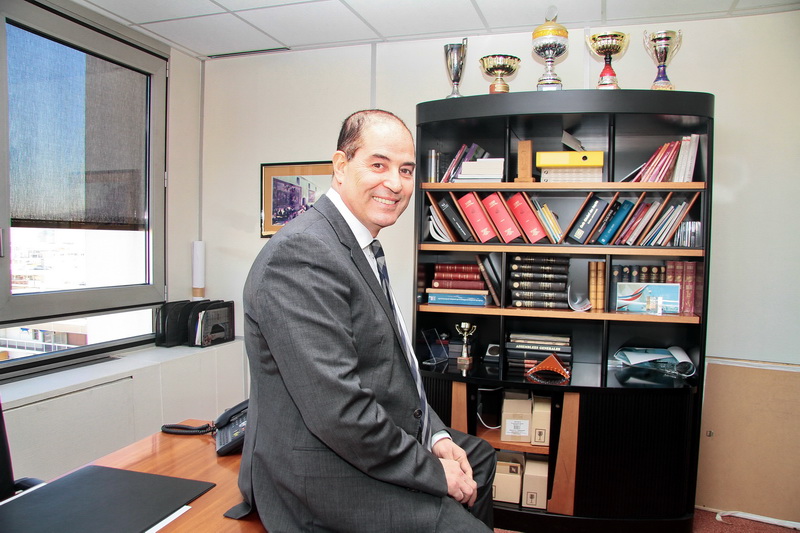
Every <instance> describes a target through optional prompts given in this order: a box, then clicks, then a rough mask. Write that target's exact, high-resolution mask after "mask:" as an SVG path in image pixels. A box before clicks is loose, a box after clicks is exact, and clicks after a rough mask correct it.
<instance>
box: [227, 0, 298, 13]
mask: <svg viewBox="0 0 800 533" xmlns="http://www.w3.org/2000/svg"><path fill="white" fill-rule="evenodd" d="M215 1H216V2H217V3H218V4H219V5H221V6H223V7H225V8H226V9H230V10H231V11H239V10H241V9H256V8H260V7H272V6H284V5H288V4H300V3H309V2H308V0H215Z"/></svg>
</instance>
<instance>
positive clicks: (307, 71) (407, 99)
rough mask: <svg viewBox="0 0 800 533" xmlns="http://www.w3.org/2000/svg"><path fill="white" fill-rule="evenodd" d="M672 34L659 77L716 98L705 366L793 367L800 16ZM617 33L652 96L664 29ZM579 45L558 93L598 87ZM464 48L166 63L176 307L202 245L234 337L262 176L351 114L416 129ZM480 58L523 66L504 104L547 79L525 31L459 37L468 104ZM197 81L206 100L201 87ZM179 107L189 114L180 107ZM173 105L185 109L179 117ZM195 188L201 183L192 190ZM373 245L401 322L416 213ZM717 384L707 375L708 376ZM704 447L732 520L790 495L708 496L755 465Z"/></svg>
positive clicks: (714, 24) (321, 140)
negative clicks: (761, 501) (383, 248)
mask: <svg viewBox="0 0 800 533" xmlns="http://www.w3.org/2000/svg"><path fill="white" fill-rule="evenodd" d="M670 27H671V28H673V29H681V30H682V31H683V33H684V43H683V47H682V49H681V50H680V52H679V53H678V54H677V56H676V57H675V59H674V61H673V63H672V64H671V65H670V67H669V75H670V77H671V79H672V81H673V82H674V83H675V84H676V86H677V88H678V89H680V90H686V91H702V92H709V93H713V94H715V95H716V122H715V157H714V179H715V182H714V198H713V227H712V235H713V236H712V243H713V245H712V247H711V250H712V253H711V259H710V261H711V272H710V275H709V278H710V283H711V288H710V294H709V298H710V302H709V321H708V333H709V337H708V355H709V356H713V357H718V358H723V359H724V358H733V359H743V360H751V361H775V362H779V363H786V364H788V365H797V364H798V362H800V357H798V356H799V355H800V354H798V351H800V350H798V348H797V347H796V346H797V344H796V342H794V333H795V330H796V328H797V324H798V323H800V321H799V320H798V318H799V317H798V314H799V313H798V311H797V307H796V306H795V305H794V303H795V302H797V301H798V300H800V286H799V285H798V284H792V283H787V281H788V280H791V279H793V278H794V277H796V270H797V266H798V263H800V239H798V238H797V235H796V231H797V230H796V229H795V228H796V227H798V222H800V216H799V215H798V210H797V208H796V203H797V198H800V179H798V177H797V168H799V167H800V151H798V150H797V149H796V147H797V146H798V145H800V133H799V130H800V129H799V128H798V127H797V125H796V124H797V119H798V118H799V117H800V104H798V100H797V98H796V92H797V87H800V68H798V62H797V57H796V53H795V52H794V50H793V48H792V47H791V46H787V45H785V44H784V43H791V42H796V41H797V40H798V38H800V11H793V12H788V13H780V14H775V15H763V16H755V17H741V18H731V19H721V20H713V21H686V22H682V23H676V24H672V25H670ZM617 29H620V30H622V31H625V32H628V33H630V34H631V37H632V40H631V41H632V42H631V46H630V48H629V49H628V51H627V53H626V54H625V55H624V56H623V57H622V58H620V59H619V60H618V61H616V62H615V69H616V71H617V74H618V76H619V80H620V84H621V85H622V87H623V88H625V89H647V88H649V86H650V83H651V82H652V80H653V77H654V75H655V67H654V65H653V64H652V61H651V59H650V58H649V57H648V56H647V54H646V53H645V51H644V49H643V47H642V45H641V34H642V32H643V30H645V29H647V30H650V31H652V30H656V29H663V28H659V27H651V26H621V27H618V28H617ZM596 30H597V28H589V29H587V30H586V32H587V33H593V32H594V31H596ZM583 33H584V32H582V31H581V30H578V29H573V30H571V31H570V52H569V53H568V54H567V56H566V57H564V58H563V59H562V60H560V61H559V62H558V63H557V64H556V72H558V74H559V75H561V77H562V78H563V80H564V87H565V89H591V88H593V87H594V85H595V83H596V80H597V76H598V74H599V72H600V70H601V63H600V62H599V60H597V59H595V58H593V57H591V56H590V55H589V54H588V53H587V51H586V47H585V45H584V44H583ZM753 35H757V36H758V46H747V45H746V44H741V43H747V42H748V39H749V38H750V37H748V36H753ZM465 36H466V35H465ZM460 38H461V36H459V37H458V38H450V39H440V40H426V41H417V42H405V43H386V44H381V45H376V46H352V47H341V48H332V49H326V50H318V51H307V52H286V53H276V54H266V55H258V56H250V57H239V58H229V59H220V60H212V61H207V62H206V63H205V64H204V67H202V68H201V67H200V66H199V65H200V63H199V62H197V61H195V60H192V59H188V58H185V56H183V57H181V56H180V55H179V56H178V58H177V59H174V60H173V67H172V68H173V70H172V73H171V77H170V85H171V90H170V95H171V98H170V106H171V108H170V109H171V111H170V119H171V126H172V128H171V130H170V135H169V142H170V147H169V157H170V162H169V169H170V175H171V180H172V185H173V186H172V187H171V188H170V191H169V217H170V220H169V245H170V253H169V256H168V257H169V261H170V267H169V281H170V297H171V298H172V299H177V298H180V297H188V294H189V293H188V288H189V284H188V280H189V279H190V276H191V268H190V261H189V254H190V251H189V245H190V242H191V241H192V240H194V239H195V238H198V237H199V236H202V238H203V239H204V240H205V241H206V247H207V268H206V272H207V283H206V286H207V291H206V294H207V296H209V297H212V298H225V299H233V300H235V302H236V305H237V326H238V328H239V331H238V333H239V334H241V324H242V320H240V318H241V290H242V286H243V284H244V279H245V277H246V275H247V271H248V269H249V267H250V264H251V262H252V260H253V258H254V257H255V255H256V254H257V253H258V250H259V249H260V248H261V247H262V246H263V244H264V242H265V241H264V240H263V239H260V238H259V223H260V220H259V194H260V181H259V165H260V164H261V163H275V162H295V161H313V160H322V159H327V158H329V157H330V154H331V153H332V151H333V150H334V143H335V138H336V133H337V131H338V128H339V125H340V123H341V120H342V119H343V118H344V117H345V116H346V115H347V114H349V113H350V112H352V111H354V110H357V109H361V108H366V107H373V106H374V107H382V108H385V109H389V110H391V111H394V112H395V113H397V114H398V115H400V116H401V117H402V118H404V119H405V120H406V121H407V123H408V124H409V126H410V127H412V129H413V127H414V124H415V106H416V104H417V103H419V102H422V101H427V100H434V99H439V98H442V97H444V96H446V95H447V94H449V92H450V87H449V82H448V80H447V76H446V73H445V67H444V62H443V52H442V45H443V44H445V43H448V42H458V41H460ZM736 43H739V44H736ZM490 53H506V54H514V55H517V56H519V57H520V58H521V59H522V63H521V69H520V71H519V72H518V73H517V74H516V75H514V76H513V77H511V78H510V79H509V82H510V85H511V90H512V91H527V90H534V89H535V85H536V80H537V78H538V77H539V75H541V73H542V72H543V69H544V67H543V66H542V63H541V62H540V61H537V60H534V59H532V55H531V47H530V34H529V33H527V32H526V33H518V34H510V35H495V36H480V37H472V36H469V47H468V55H467V69H466V72H465V75H464V80H463V85H462V93H463V94H465V95H472V94H484V93H486V92H488V85H489V82H490V80H489V79H487V78H485V77H483V76H482V75H481V74H480V72H479V70H478V67H477V62H478V58H480V57H481V56H483V55H486V54H490ZM199 78H200V79H201V80H202V81H201V83H200V85H199V87H200V91H198V89H197V87H198V85H195V83H197V80H198V79H199ZM176 86H180V87H181V89H180V92H178V93H176V92H175V91H173V89H172V88H173V87H176ZM184 96H185V97H186V100H182V101H177V102H176V98H177V99H180V98H183V97H184ZM200 102H202V107H200ZM176 104H177V105H179V106H180V109H175V108H174V107H173V106H175V105H176ZM198 108H199V110H198ZM200 117H202V138H201V142H200V144H199V146H200V147H201V151H202V153H201V154H199V150H200V149H197V150H196V149H195V147H194V146H195V145H193V144H192V139H194V138H196V136H197V132H198V131H200V130H199V129H195V126H196V125H197V124H198V123H199V122H198V121H199V120H200ZM184 121H185V122H184ZM184 134H185V135H186V137H184ZM184 143H186V144H184ZM198 158H199V160H200V161H201V162H202V163H201V166H200V167H199V168H198V165H197V161H198ZM176 173H177V176H176ZM195 175H197V176H201V177H202V178H201V181H199V182H198V181H195V177H194V176H195ZM198 183H199V184H200V185H199V187H198ZM195 201H197V203H194V202H195ZM198 204H199V205H201V209H200V213H201V220H200V221H199V222H198V221H197V219H196V214H197V211H196V206H197V205H198ZM382 241H384V243H390V244H389V246H387V254H388V256H389V258H388V261H389V264H390V270H391V276H392V280H393V284H394V286H395V290H396V291H397V292H398V293H399V300H400V304H401V308H402V309H403V311H404V314H405V315H406V316H407V317H409V316H410V315H411V313H412V308H413V307H412V306H413V288H412V287H413V272H414V268H413V257H414V236H413V219H412V217H411V213H410V212H408V213H406V215H404V216H403V217H402V218H401V220H400V221H399V222H398V224H396V225H395V226H394V227H392V228H389V229H387V230H385V231H384V232H383V233H382ZM403 287H405V289H404V288H403ZM756 367H757V365H756ZM740 371H741V372H742V373H744V374H745V375H747V374H749V373H751V372H759V371H760V370H759V369H758V368H747V367H742V368H741V370H740ZM715 372H716V370H715V369H712V371H710V372H709V376H710V378H711V377H713V376H714V374H715ZM775 372H783V371H782V370H776V371H775ZM780 375H783V374H780ZM793 376H796V374H793ZM746 382H747V380H745V383H746ZM745 389H746V392H748V393H751V394H752V397H751V398H752V400H753V401H758V400H759V397H760V392H759V391H760V389H759V388H758V387H753V388H750V389H747V388H746V387H745ZM726 394H730V391H726V390H725V389H724V387H722V386H721V384H720V383H717V382H714V383H711V382H710V386H709V388H708V393H707V396H706V403H707V404H708V405H709V406H712V405H713V406H719V405H724V404H726V403H727V402H726V399H727V396H726ZM784 400H785V402H784V404H785V405H786V408H785V409H776V410H772V411H769V410H767V411H765V412H762V413H760V415H759V416H760V417H761V420H762V422H763V423H764V424H765V425H766V427H787V426H792V427H796V413H797V412H798V409H797V408H798V404H799V403H800V392H798V388H797V387H794V388H789V389H788V390H787V393H786V397H785V398H784ZM709 409H711V407H709ZM718 411H719V410H717V412H718ZM722 412H725V411H724V409H722ZM710 416H711V415H709V417H710ZM711 420H712V421H713V420H714V419H713V418H711ZM714 439H715V440H714V443H715V446H719V447H720V449H727V448H726V447H732V446H738V447H741V449H744V450H752V452H753V454H754V455H756V456H759V458H760V461H762V462H763V464H766V465H772V466H777V465H786V464H787V461H788V463H789V465H790V466H791V467H792V468H795V469H796V467H797V464H798V458H797V454H792V453H774V454H773V453H772V451H774V450H773V449H772V448H770V449H769V453H767V454H765V455H764V456H761V454H760V453H759V452H760V451H762V450H761V446H762V445H763V441H762V440H760V439H757V438H755V436H753V437H752V438H751V435H748V434H744V435H742V434H732V433H731V432H726V431H722V432H718V433H717V435H716V436H715V437H714ZM703 446H704V448H703V450H704V455H703V461H704V462H703V465H702V467H701V470H700V476H701V477H700V487H702V488H703V494H702V495H703V498H704V501H705V502H713V506H719V508H723V509H727V510H730V509H731V507H732V506H737V507H740V506H744V507H740V508H737V509H735V510H740V511H748V512H756V513H757V512H758V509H756V507H747V506H748V505H749V504H748V503H747V502H752V501H755V500H754V499H753V498H750V497H748V495H750V494H752V493H754V492H756V491H758V492H759V494H760V496H761V497H764V496H767V497H768V496H769V495H770V494H773V493H775V494H776V495H777V493H778V492H780V491H783V490H784V489H783V488H781V487H773V486H770V485H769V483H768V479H760V480H755V479H754V478H750V479H749V480H748V483H745V484H743V485H742V486H740V487H739V491H740V492H739V493H738V494H739V495H740V496H743V497H741V498H736V499H734V498H729V497H728V496H729V495H730V492H725V493H723V492H720V493H719V497H718V498H716V497H713V498H712V497H708V498H706V496H709V495H708V494H707V492H708V491H711V492H714V491H715V490H716V489H715V488H714V487H715V485H714V484H713V483H709V480H710V479H712V478H713V479H718V476H719V475H720V469H722V468H725V469H739V470H742V469H745V468H749V465H746V464H739V465H728V464H722V462H720V461H711V460H710V457H711V455H710V452H707V451H706V450H708V449H709V448H708V444H706V443H705V442H704V444H703ZM706 489H708V490H706ZM775 499H776V500H780V498H777V497H776V498H775ZM740 502H741V503H740ZM698 503H701V504H703V502H700V501H699V500H698ZM769 512H770V513H773V512H774V513H775V516H776V517H779V518H784V519H790V518H791V517H790V514H791V513H790V512H789V510H788V509H784V508H770V509H769ZM795 519H796V516H795Z"/></svg>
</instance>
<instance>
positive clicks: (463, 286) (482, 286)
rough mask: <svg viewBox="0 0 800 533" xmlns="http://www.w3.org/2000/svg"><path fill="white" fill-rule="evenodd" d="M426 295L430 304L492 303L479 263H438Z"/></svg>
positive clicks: (479, 304)
mask: <svg viewBox="0 0 800 533" xmlns="http://www.w3.org/2000/svg"><path fill="white" fill-rule="evenodd" d="M425 293H426V294H427V296H428V303H429V304H441V305H467V306H484V305H487V304H489V303H490V302H491V301H492V296H491V294H490V292H489V289H488V288H487V286H486V282H485V280H484V276H483V274H482V273H481V269H480V266H479V265H478V264H477V263H475V264H472V263H436V264H435V265H434V272H433V279H432V280H431V284H430V287H428V288H426V289H425Z"/></svg>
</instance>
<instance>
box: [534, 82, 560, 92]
mask: <svg viewBox="0 0 800 533" xmlns="http://www.w3.org/2000/svg"><path fill="white" fill-rule="evenodd" d="M562 89H563V87H562V86H561V84H560V83H540V84H538V85H537V86H536V90H537V91H560V90H562Z"/></svg>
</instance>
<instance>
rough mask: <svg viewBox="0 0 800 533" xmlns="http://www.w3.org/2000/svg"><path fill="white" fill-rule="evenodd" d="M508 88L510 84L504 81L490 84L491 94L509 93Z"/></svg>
mask: <svg viewBox="0 0 800 533" xmlns="http://www.w3.org/2000/svg"><path fill="white" fill-rule="evenodd" d="M508 90H509V87H508V84H507V83H504V82H495V83H493V84H491V85H489V94H500V93H507V92H508Z"/></svg>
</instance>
